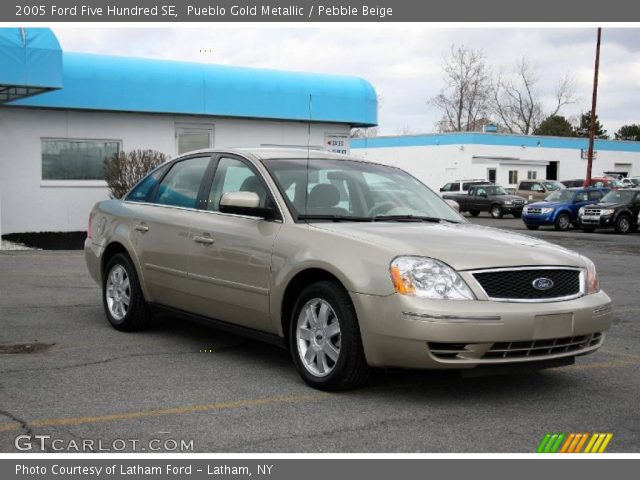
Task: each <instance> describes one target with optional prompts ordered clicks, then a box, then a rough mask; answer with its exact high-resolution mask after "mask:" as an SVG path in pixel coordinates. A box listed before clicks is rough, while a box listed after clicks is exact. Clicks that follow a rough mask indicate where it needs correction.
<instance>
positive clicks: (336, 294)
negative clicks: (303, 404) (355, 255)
mask: <svg viewBox="0 0 640 480" xmlns="http://www.w3.org/2000/svg"><path fill="white" fill-rule="evenodd" d="M289 346H290V348H291V354H292V356H293V361H294V363H295V365H296V368H297V369H298V372H299V373H300V376H302V378H303V380H304V381H305V382H306V383H307V384H309V385H310V386H312V387H314V388H318V389H320V390H329V391H337V390H346V389H349V388H355V387H358V386H360V385H362V384H363V383H364V382H365V381H366V380H367V379H368V377H369V375H370V372H371V369H370V368H369V366H368V365H367V362H366V360H365V357H364V350H363V348H362V340H361V337H360V329H359V328H358V319H357V317H356V312H355V309H354V307H353V304H352V303H351V299H350V298H349V295H348V294H347V292H346V290H345V289H344V288H343V287H342V286H340V285H338V284H336V283H334V282H328V281H322V282H317V283H314V284H312V285H309V286H308V287H307V288H305V289H304V290H303V291H302V293H301V294H300V296H299V297H298V299H297V301H296V304H295V307H294V309H293V314H292V318H291V322H290V329H289Z"/></svg>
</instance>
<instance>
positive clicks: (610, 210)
mask: <svg viewBox="0 0 640 480" xmlns="http://www.w3.org/2000/svg"><path fill="white" fill-rule="evenodd" d="M613 212H615V210H614V209H613V208H603V209H602V210H600V215H613Z"/></svg>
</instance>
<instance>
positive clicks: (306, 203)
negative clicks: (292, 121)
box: [263, 159, 465, 223]
mask: <svg viewBox="0 0 640 480" xmlns="http://www.w3.org/2000/svg"><path fill="white" fill-rule="evenodd" d="M263 163H264V165H265V166H266V167H267V170H269V173H270V174H271V176H272V177H273V179H274V180H275V182H276V184H277V185H278V188H279V189H280V192H281V193H282V194H283V196H284V197H285V198H286V200H287V203H288V204H289V208H290V209H291V212H292V214H293V215H294V217H296V218H297V219H298V220H302V219H305V220H333V221H340V220H351V221H374V220H403V219H404V220H415V221H423V220H428V221H442V220H444V221H449V222H456V223H461V222H465V220H464V218H462V217H461V216H460V214H458V213H457V212H456V211H454V210H453V209H452V208H451V207H450V206H449V205H447V204H446V203H445V202H444V200H442V198H440V197H439V196H438V195H436V194H435V193H434V192H432V191H431V190H430V189H429V188H427V187H426V186H425V185H424V184H422V183H420V182H419V181H418V180H417V179H416V178H414V177H412V176H411V175H409V174H408V173H407V172H405V171H403V170H400V169H398V168H393V167H388V166H385V165H379V164H374V163H366V162H357V161H352V160H334V159H310V160H306V159H291V160H289V159H287V160H264V161H263Z"/></svg>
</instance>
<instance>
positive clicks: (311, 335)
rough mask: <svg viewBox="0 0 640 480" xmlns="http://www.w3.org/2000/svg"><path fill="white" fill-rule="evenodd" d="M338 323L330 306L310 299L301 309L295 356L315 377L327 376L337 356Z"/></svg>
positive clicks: (335, 362) (339, 338)
mask: <svg viewBox="0 0 640 480" xmlns="http://www.w3.org/2000/svg"><path fill="white" fill-rule="evenodd" d="M340 340H341V336H340V322H339V321H338V317H337V315H336V313H335V311H334V310H333V308H332V307H331V305H330V304H329V303H328V302H327V301H325V300H323V299H321V298H313V299H311V300H309V301H308V302H307V303H305V305H304V306H303V307H302V309H301V310H300V314H299V315H298V323H297V327H296V344H297V347H298V355H299V357H300V360H301V362H302V364H303V365H304V368H305V369H306V370H307V371H308V372H309V373H311V374H312V375H314V376H316V377H326V376H327V375H329V374H330V373H331V372H332V371H333V370H334V368H335V366H336V364H337V362H338V358H339V356H340Z"/></svg>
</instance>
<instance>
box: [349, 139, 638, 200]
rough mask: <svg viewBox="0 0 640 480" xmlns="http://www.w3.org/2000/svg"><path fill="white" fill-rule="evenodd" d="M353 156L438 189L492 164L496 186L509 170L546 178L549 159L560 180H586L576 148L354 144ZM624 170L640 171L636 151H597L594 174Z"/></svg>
mask: <svg viewBox="0 0 640 480" xmlns="http://www.w3.org/2000/svg"><path fill="white" fill-rule="evenodd" d="M351 154H352V155H354V156H356V157H361V158H365V159H368V160H370V161H375V162H380V163H385V164H388V165H393V166H397V167H400V168H402V169H404V170H406V171H408V172H410V173H411V174H413V175H414V176H416V177H417V178H419V179H420V180H421V181H422V182H424V183H425V184H426V185H427V186H429V187H430V188H431V189H433V190H435V191H438V190H439V189H440V187H442V186H443V185H444V184H445V183H448V182H452V181H454V180H460V179H472V178H482V179H486V178H488V176H487V170H488V169H489V168H495V169H496V173H497V177H496V181H497V183H498V184H500V185H503V186H505V187H516V186H517V185H516V184H512V183H509V171H510V170H516V171H517V172H518V181H521V180H526V179H527V172H529V171H535V172H536V178H538V179H544V178H545V177H546V172H547V165H548V164H549V162H559V163H558V179H559V180H569V179H577V178H584V177H585V175H586V169H587V162H586V160H583V159H581V156H580V150H579V149H568V148H567V149H565V148H542V147H511V146H495V145H477V144H471V145H469V144H467V145H433V146H431V145H430V146H407V147H382V148H352V149H351ZM622 168H624V169H625V170H628V172H629V174H630V175H640V153H638V152H617V151H610V150H601V151H598V152H597V158H596V159H595V160H594V163H593V172H592V176H594V177H595V176H601V175H602V174H603V172H606V171H618V170H621V169H622Z"/></svg>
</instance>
